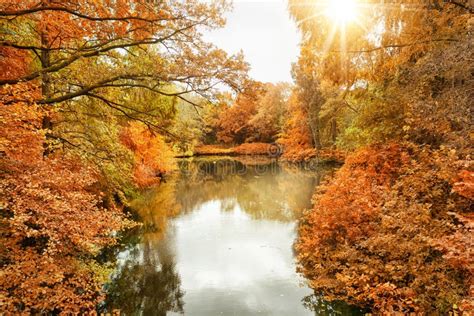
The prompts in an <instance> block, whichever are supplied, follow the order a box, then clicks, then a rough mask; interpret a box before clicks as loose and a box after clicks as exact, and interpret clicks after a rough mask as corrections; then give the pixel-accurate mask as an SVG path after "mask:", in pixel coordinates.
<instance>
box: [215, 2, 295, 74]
mask: <svg viewBox="0 0 474 316" xmlns="http://www.w3.org/2000/svg"><path fill="white" fill-rule="evenodd" d="M226 17H227V25H226V26H225V27H224V28H223V29H220V30H217V31H213V32H211V33H209V34H206V38H207V39H208V40H209V41H211V42H213V43H215V45H217V46H218V47H220V48H222V49H224V50H226V51H227V52H228V53H236V52H238V51H239V50H243V52H244V54H245V59H246V61H247V62H249V63H250V66H251V71H250V75H251V76H252V78H254V79H256V80H260V81H263V82H278V81H288V82H290V81H291V74H290V70H291V63H292V62H294V61H296V59H297V57H298V52H299V49H298V43H299V34H298V31H297V29H296V26H295V24H294V22H293V21H292V20H291V19H290V17H289V15H288V11H287V1H286V0H234V9H233V10H232V11H231V12H229V13H227V15H226Z"/></svg>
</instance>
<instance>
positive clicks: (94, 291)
mask: <svg viewBox="0 0 474 316" xmlns="http://www.w3.org/2000/svg"><path fill="white" fill-rule="evenodd" d="M1 92H2V99H1V101H0V118H1V119H0V170H1V171H0V175H1V177H0V179H1V180H0V228H1V230H0V245H1V248H0V267H1V274H0V297H1V300H2V306H1V309H2V310H3V311H4V312H6V313H9V314H19V313H23V314H39V313H49V312H51V313H61V312H66V311H67V312H70V313H79V312H86V311H94V310H95V306H96V304H97V303H98V302H99V301H100V300H101V298H102V292H101V282H100V280H99V278H98V271H97V269H98V268H97V267H99V265H98V264H97V262H96V261H95V257H96V256H97V255H98V254H99V252H100V250H101V249H102V248H103V247H105V246H108V245H112V244H114V242H115V238H114V237H113V236H114V233H115V232H117V231H118V230H120V229H122V228H123V227H124V225H125V224H126V221H124V220H123V217H122V215H121V214H122V213H121V212H120V211H119V210H118V209H116V208H114V207H111V208H110V209H107V210H106V209H105V208H103V207H101V204H102V201H101V200H102V197H101V195H100V192H96V191H92V189H91V187H92V185H93V184H94V183H95V182H96V181H97V176H96V175H97V172H96V171H95V170H94V168H91V167H89V166H86V165H84V164H83V163H81V160H80V159H78V158H77V157H73V156H70V155H66V154H62V153H61V152H59V151H57V152H55V153H54V154H51V155H49V156H43V151H44V142H45V137H44V131H42V130H41V121H42V116H43V113H42V109H41V108H39V107H37V106H36V105H35V104H34V103H26V102H25V103H9V105H8V106H7V105H5V103H7V102H9V101H10V100H9V99H12V98H14V97H15V95H18V94H21V95H22V97H23V98H24V99H25V100H28V99H30V100H31V99H34V98H35V97H36V94H37V89H36V87H34V86H30V85H29V84H22V85H15V86H10V87H5V86H4V87H2V91H1Z"/></svg>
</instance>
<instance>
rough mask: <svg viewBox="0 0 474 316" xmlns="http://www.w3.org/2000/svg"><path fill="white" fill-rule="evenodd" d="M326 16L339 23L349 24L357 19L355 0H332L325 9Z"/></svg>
mask: <svg viewBox="0 0 474 316" xmlns="http://www.w3.org/2000/svg"><path fill="white" fill-rule="evenodd" d="M324 14H325V15H326V17H328V18H329V19H331V20H332V21H333V22H335V23H337V24H347V23H350V22H354V21H355V20H356V19H357V5H356V1H355V0H330V1H327V4H326V8H325V10H324Z"/></svg>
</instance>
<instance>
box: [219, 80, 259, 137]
mask: <svg viewBox="0 0 474 316" xmlns="http://www.w3.org/2000/svg"><path fill="white" fill-rule="evenodd" d="M263 89H264V87H263V85H262V84H261V83H258V82H253V83H252V84H250V85H249V86H248V87H247V88H246V89H245V90H244V92H243V93H240V94H239V95H238V96H237V100H236V101H235V103H234V104H233V105H232V106H231V107H229V108H228V109H227V110H226V111H224V112H223V113H222V114H221V115H220V117H219V122H218V127H219V132H218V133H217V139H218V140H219V141H221V142H223V143H226V144H229V143H234V144H235V143H237V144H241V143H243V142H244V141H245V140H246V139H247V138H248V137H249V135H250V133H249V132H250V130H251V126H250V124H249V121H250V119H251V118H252V117H253V116H254V115H255V114H256V113H257V101H258V98H259V97H260V96H261V95H262V93H263Z"/></svg>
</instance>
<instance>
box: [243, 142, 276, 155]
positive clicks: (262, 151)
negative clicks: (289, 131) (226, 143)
mask: <svg viewBox="0 0 474 316" xmlns="http://www.w3.org/2000/svg"><path fill="white" fill-rule="evenodd" d="M274 149H275V153H273V150H274ZM234 152H235V153H236V154H238V155H270V156H272V155H278V154H279V150H278V148H277V147H276V146H275V145H272V144H266V143H244V144H241V145H239V146H237V147H235V148H234Z"/></svg>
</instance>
